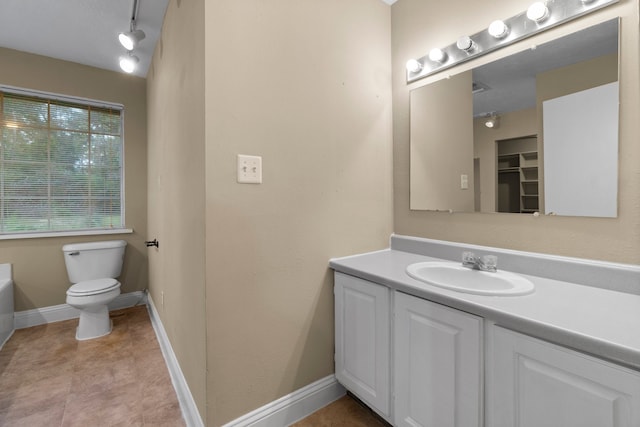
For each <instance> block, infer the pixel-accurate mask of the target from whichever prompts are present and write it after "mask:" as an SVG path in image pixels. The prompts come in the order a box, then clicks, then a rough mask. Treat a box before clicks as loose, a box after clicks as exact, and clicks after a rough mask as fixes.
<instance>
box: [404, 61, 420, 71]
mask: <svg viewBox="0 0 640 427" xmlns="http://www.w3.org/2000/svg"><path fill="white" fill-rule="evenodd" d="M420 70H422V64H421V63H420V61H418V60H416V59H410V60H408V61H407V71H409V72H410V73H417V72H418V71H420Z"/></svg>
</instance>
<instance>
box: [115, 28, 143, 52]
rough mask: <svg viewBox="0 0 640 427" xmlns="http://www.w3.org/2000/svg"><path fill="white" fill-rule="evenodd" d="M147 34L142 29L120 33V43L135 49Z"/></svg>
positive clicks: (126, 47) (128, 48) (127, 47)
mask: <svg viewBox="0 0 640 427" xmlns="http://www.w3.org/2000/svg"><path fill="white" fill-rule="evenodd" d="M145 37H146V34H145V33H144V31H142V30H133V31H129V32H126V33H120V34H118V40H120V44H121V45H122V46H124V48H125V49H127V50H133V49H134V48H135V47H136V46H137V44H138V43H140V40H142V39H144V38H145Z"/></svg>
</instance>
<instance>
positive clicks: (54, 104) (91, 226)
mask: <svg viewBox="0 0 640 427" xmlns="http://www.w3.org/2000/svg"><path fill="white" fill-rule="evenodd" d="M121 113H122V109H121V108H109V107H107V108H105V107H103V106H94V105H89V104H83V103H82V102H68V101H66V100H61V99H55V98H53V97H40V96H33V95H24V94H19V93H11V92H5V91H0V132H1V134H0V144H1V145H0V234H11V233H33V232H52V231H69V230H96V229H111V228H122V227H123V226H124V224H123V221H124V215H123V213H124V203H123V191H122V188H123V182H122V180H123V179H122V178H123V167H122V165H123V137H122V114H121Z"/></svg>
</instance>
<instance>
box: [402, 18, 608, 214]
mask: <svg viewBox="0 0 640 427" xmlns="http://www.w3.org/2000/svg"><path fill="white" fill-rule="evenodd" d="M618 27H619V20H618V19H614V20H611V21H607V22H604V23H601V24H598V25H595V26H593V27H589V28H586V29H584V30H581V31H578V32H576V33H573V34H570V35H567V36H564V37H562V38H559V39H556V40H554V41H551V42H549V43H546V44H543V45H540V46H537V47H535V48H532V49H529V50H526V51H523V52H519V53H516V54H513V55H511V56H508V57H506V58H502V59H500V60H498V61H495V62H492V63H490V64H486V65H483V66H480V67H476V68H474V69H472V70H469V71H466V72H464V73H461V74H458V75H455V76H453V77H451V78H448V79H445V80H440V81H437V82H435V83H432V84H429V85H426V86H422V87H420V88H417V89H415V90H413V91H411V106H410V109H411V154H410V155H411V163H410V166H411V171H410V185H411V187H410V192H411V197H410V203H411V209H414V210H444V211H456V212H508V213H518V214H526V213H529V214H530V213H535V212H539V213H540V214H547V215H567V216H590V217H616V216H617V204H618V200H617V195H618V191H617V189H618V103H619V101H618V99H619V89H618ZM489 126H491V127H489Z"/></svg>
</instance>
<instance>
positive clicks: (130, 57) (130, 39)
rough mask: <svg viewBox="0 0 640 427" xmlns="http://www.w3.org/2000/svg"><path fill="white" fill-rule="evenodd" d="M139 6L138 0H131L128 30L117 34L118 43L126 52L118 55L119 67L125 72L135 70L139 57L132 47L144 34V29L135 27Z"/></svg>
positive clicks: (134, 46)
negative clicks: (131, 6) (131, 7)
mask: <svg viewBox="0 0 640 427" xmlns="http://www.w3.org/2000/svg"><path fill="white" fill-rule="evenodd" d="M139 8H140V3H139V0H133V9H132V11H131V21H130V23H129V31H128V32H122V33H120V34H118V40H119V41H120V44H121V45H122V46H123V47H124V48H125V49H127V54H126V55H123V56H121V57H120V68H121V69H122V71H124V72H125V73H133V72H134V71H135V70H136V67H137V66H138V62H140V59H139V58H138V57H137V56H135V55H134V54H133V49H135V48H136V46H137V45H138V43H140V41H141V40H142V39H144V38H145V36H146V35H145V33H144V31H142V30H138V29H136V21H137V19H138V10H139Z"/></svg>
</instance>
